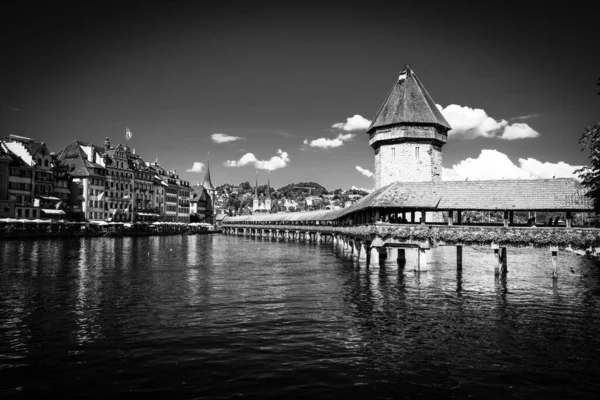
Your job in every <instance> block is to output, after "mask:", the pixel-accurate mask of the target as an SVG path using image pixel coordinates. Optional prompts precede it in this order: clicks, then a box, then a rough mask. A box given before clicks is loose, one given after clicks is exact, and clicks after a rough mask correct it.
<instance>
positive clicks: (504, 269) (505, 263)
mask: <svg viewBox="0 0 600 400" xmlns="http://www.w3.org/2000/svg"><path fill="white" fill-rule="evenodd" d="M500 258H501V260H502V266H501V267H500V273H502V274H503V275H504V274H506V273H507V272H508V260H507V258H506V247H502V248H500Z"/></svg>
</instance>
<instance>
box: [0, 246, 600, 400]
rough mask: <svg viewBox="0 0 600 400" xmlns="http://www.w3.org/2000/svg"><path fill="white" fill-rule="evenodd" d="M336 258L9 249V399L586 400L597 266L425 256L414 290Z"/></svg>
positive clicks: (409, 274)
mask: <svg viewBox="0 0 600 400" xmlns="http://www.w3.org/2000/svg"><path fill="white" fill-rule="evenodd" d="M407 258H408V261H407V267H406V268H398V266H397V265H396V264H395V263H394V262H387V263H385V264H382V265H379V266H371V267H366V266H365V265H361V264H359V263H358V262H357V261H352V260H351V259H349V258H348V257H346V256H344V255H343V254H340V253H339V252H338V251H336V250H334V249H333V248H332V246H331V245H330V244H319V245H317V244H304V243H287V242H271V241H268V240H263V239H253V238H243V237H232V236H220V235H201V236H157V237H144V238H83V239H77V238H73V239H64V240H39V241H22V242H17V241H5V242H0V263H1V267H0V397H2V398H8V397H13V396H15V397H21V396H22V397H32V396H36V397H39V396H42V395H47V394H49V393H59V394H62V395H63V396H69V397H70V396H79V395H81V396H97V397H107V396H110V395H159V396H164V397H166V396H169V398H232V397H249V398H253V397H272V398H282V397H286V398H332V397H341V396H348V397H350V396H362V397H366V396H368V397H369V398H390V397H405V398H436V397H437V398H467V397H472V398H484V397H485V398H502V399H506V398H515V399H522V398H567V397H568V398H576V397H580V398H586V397H595V396H596V395H597V394H598V393H599V392H600V273H599V268H598V265H597V264H596V263H595V262H593V261H591V260H588V259H586V258H584V257H580V256H577V255H574V254H570V253H564V252H561V253H560V254H559V263H560V276H559V279H558V281H557V283H556V284H553V281H552V279H551V275H550V274H551V268H550V255H549V252H548V251H547V250H532V249H520V250H512V249H509V253H508V263H509V264H508V275H507V276H506V278H496V277H495V276H494V266H493V252H492V251H491V250H489V249H487V248H467V247H465V250H464V254H463V270H462V273H457V270H456V267H455V258H456V255H455V249H454V248H453V247H442V248H437V249H434V250H433V251H432V256H431V257H430V262H431V269H430V271H428V272H427V273H421V274H420V275H419V274H415V272H414V271H413V270H412V268H409V267H408V266H410V265H412V254H410V253H409V254H408V257H407Z"/></svg>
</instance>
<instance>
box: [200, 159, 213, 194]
mask: <svg viewBox="0 0 600 400" xmlns="http://www.w3.org/2000/svg"><path fill="white" fill-rule="evenodd" d="M202 187H204V189H206V190H215V187H214V186H213V184H212V182H211V181H210V162H209V161H207V162H206V175H204V182H202Z"/></svg>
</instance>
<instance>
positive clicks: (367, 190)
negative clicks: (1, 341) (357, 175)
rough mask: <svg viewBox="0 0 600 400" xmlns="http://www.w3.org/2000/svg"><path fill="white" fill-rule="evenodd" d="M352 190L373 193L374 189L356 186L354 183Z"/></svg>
mask: <svg viewBox="0 0 600 400" xmlns="http://www.w3.org/2000/svg"><path fill="white" fill-rule="evenodd" d="M350 190H362V191H363V192H367V193H371V192H372V191H373V189H365V188H359V187H356V186H354V185H352V187H351V188H350Z"/></svg>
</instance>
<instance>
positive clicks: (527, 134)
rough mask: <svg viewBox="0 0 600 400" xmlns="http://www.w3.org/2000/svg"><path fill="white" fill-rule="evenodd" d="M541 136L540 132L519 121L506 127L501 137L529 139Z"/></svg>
mask: <svg viewBox="0 0 600 400" xmlns="http://www.w3.org/2000/svg"><path fill="white" fill-rule="evenodd" d="M538 136H540V134H539V133H538V132H536V131H535V130H533V128H531V127H530V126H529V125H527V124H524V123H521V122H518V123H515V124H512V125H509V126H507V127H506V128H504V132H503V133H502V136H501V138H502V139H506V140H515V139H528V138H536V137H538Z"/></svg>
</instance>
